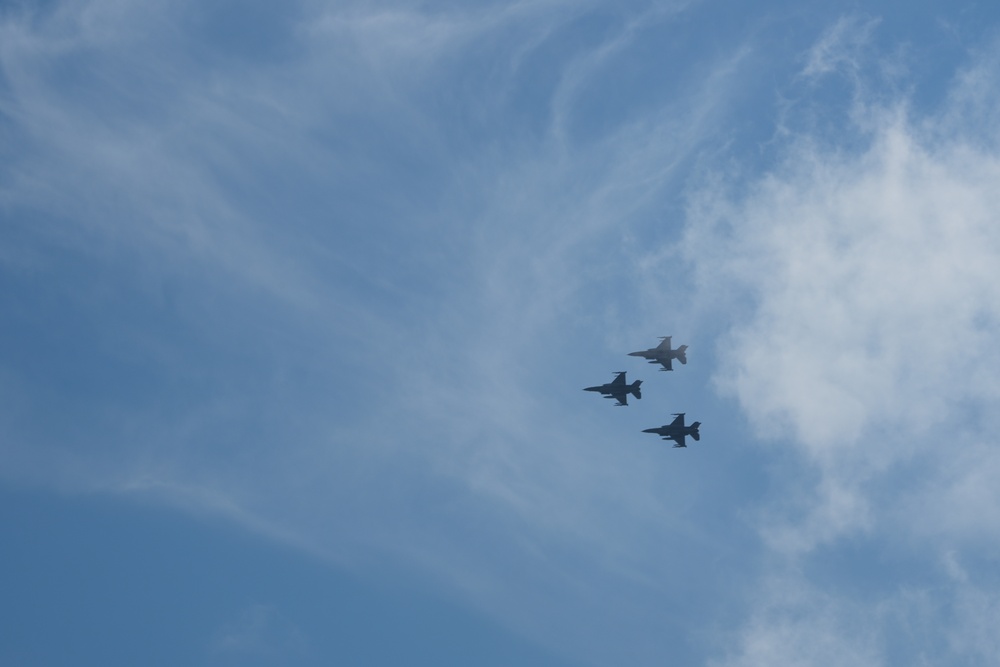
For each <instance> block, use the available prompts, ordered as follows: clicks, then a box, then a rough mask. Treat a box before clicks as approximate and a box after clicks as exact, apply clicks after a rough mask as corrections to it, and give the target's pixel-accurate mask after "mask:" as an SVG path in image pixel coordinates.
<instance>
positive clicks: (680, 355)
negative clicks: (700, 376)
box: [674, 345, 688, 364]
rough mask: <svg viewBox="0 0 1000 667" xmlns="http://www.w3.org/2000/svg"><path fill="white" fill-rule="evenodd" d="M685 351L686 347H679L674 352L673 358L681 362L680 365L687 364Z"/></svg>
mask: <svg viewBox="0 0 1000 667" xmlns="http://www.w3.org/2000/svg"><path fill="white" fill-rule="evenodd" d="M687 349H688V346H687V345H681V346H680V347H679V348H677V349H676V350H675V351H674V356H676V357H677V361H679V362H681V363H682V364H686V363H687V362H688V357H687Z"/></svg>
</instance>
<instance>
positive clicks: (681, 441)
mask: <svg viewBox="0 0 1000 667" xmlns="http://www.w3.org/2000/svg"><path fill="white" fill-rule="evenodd" d="M670 439H671V440H673V441H674V447H687V443H686V442H685V440H686V438H685V437H684V434H683V433H681V434H680V435H672V436H670Z"/></svg>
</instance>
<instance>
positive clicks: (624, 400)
mask: <svg viewBox="0 0 1000 667" xmlns="http://www.w3.org/2000/svg"><path fill="white" fill-rule="evenodd" d="M611 396H612V397H614V399H615V400H616V401H618V403H617V404H618V405H628V392H617V391H613V392H611Z"/></svg>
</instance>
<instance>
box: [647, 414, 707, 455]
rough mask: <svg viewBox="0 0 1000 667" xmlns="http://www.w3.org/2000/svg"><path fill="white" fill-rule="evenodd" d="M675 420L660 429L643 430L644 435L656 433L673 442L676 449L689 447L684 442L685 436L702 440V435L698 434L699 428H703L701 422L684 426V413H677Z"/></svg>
mask: <svg viewBox="0 0 1000 667" xmlns="http://www.w3.org/2000/svg"><path fill="white" fill-rule="evenodd" d="M674 417H676V419H674V420H673V421H672V422H670V423H669V424H667V425H665V426H661V427H660V428H647V429H645V430H643V433H655V434H657V435H659V436H662V437H663V439H664V440H673V441H674V447H687V445H686V444H685V442H684V438H685V436H688V435H690V436H691V437H692V438H694V439H695V440H701V435H700V434H699V433H698V427H700V426H701V422H695V423H693V424H691V425H690V426H685V425H684V413H683V412H675V413H674Z"/></svg>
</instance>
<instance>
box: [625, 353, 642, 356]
mask: <svg viewBox="0 0 1000 667" xmlns="http://www.w3.org/2000/svg"><path fill="white" fill-rule="evenodd" d="M628 356H630V357H641V356H642V352H629V353H628Z"/></svg>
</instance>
